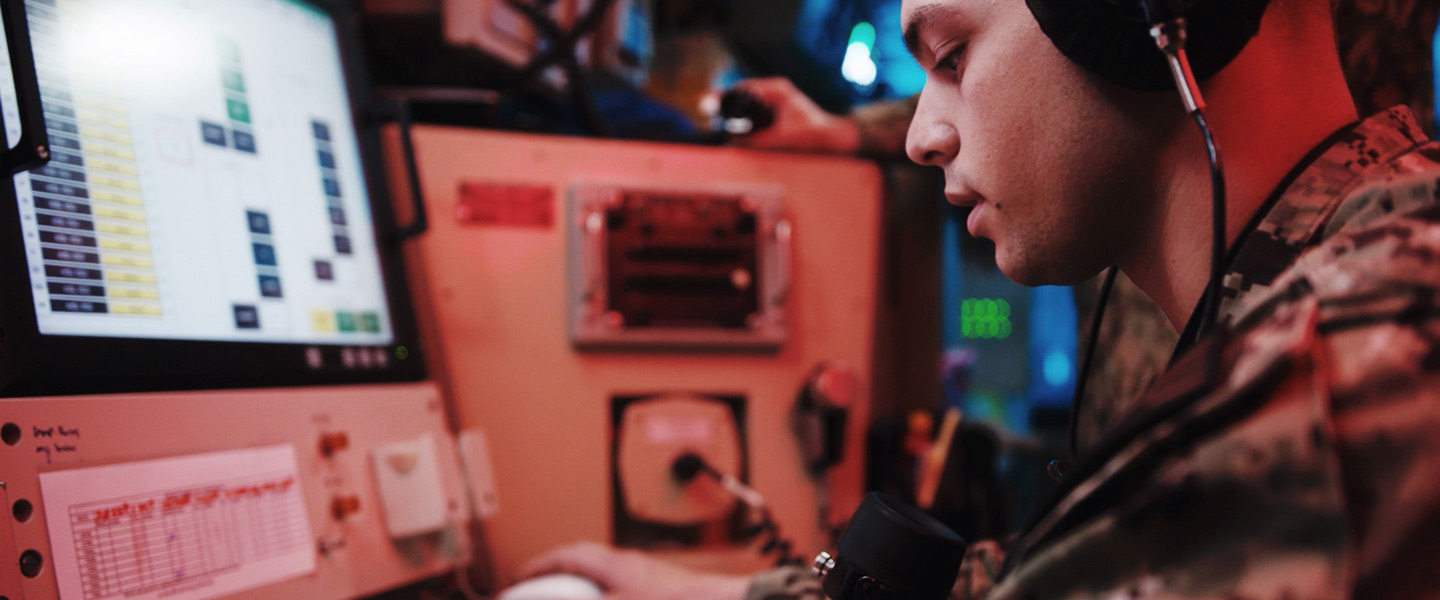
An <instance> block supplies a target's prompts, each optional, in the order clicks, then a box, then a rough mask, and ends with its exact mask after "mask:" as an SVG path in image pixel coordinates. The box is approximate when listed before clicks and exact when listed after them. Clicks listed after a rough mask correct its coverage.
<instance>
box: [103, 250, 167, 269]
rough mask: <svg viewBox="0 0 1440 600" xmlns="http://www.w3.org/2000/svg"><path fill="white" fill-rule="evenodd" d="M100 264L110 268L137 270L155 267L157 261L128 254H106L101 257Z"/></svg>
mask: <svg viewBox="0 0 1440 600" xmlns="http://www.w3.org/2000/svg"><path fill="white" fill-rule="evenodd" d="M100 262H102V263H104V264H105V266H108V267H133V268H136V269H149V268H152V267H154V266H155V261H154V260H151V259H150V258H149V257H145V256H129V255H126V254H105V255H104V256H101V257H100Z"/></svg>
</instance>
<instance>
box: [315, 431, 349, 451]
mask: <svg viewBox="0 0 1440 600" xmlns="http://www.w3.org/2000/svg"><path fill="white" fill-rule="evenodd" d="M349 447H350V436H349V435H347V434H346V433H345V432H343V431H340V432H335V433H326V434H323V435H321V436H320V453H321V454H324V455H325V456H326V457H330V456H334V455H335V453H336V452H339V451H341V450H344V449H346V448H349Z"/></svg>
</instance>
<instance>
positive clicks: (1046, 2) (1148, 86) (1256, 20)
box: [1025, 0, 1270, 90]
mask: <svg viewBox="0 0 1440 600" xmlns="http://www.w3.org/2000/svg"><path fill="white" fill-rule="evenodd" d="M1118 1H1126V0H1118ZM1269 3H1270V2H1269V0H1198V1H1196V2H1195V3H1194V5H1192V6H1191V7H1190V8H1189V9H1188V10H1187V11H1186V13H1185V20H1186V22H1187V24H1188V27H1187V29H1188V30H1189V36H1188V37H1189V41H1188V44H1187V49H1186V52H1187V53H1188V54H1189V57H1190V66H1191V68H1192V69H1193V70H1194V72H1195V76H1196V77H1197V78H1199V79H1200V80H1201V81H1204V80H1205V79H1208V78H1210V76H1212V75H1214V74H1215V73H1218V72H1219V71H1220V69H1223V68H1225V65H1228V64H1230V61H1232V60H1234V59H1235V57H1236V56H1238V55H1239V54H1240V51H1241V50H1243V49H1244V48H1245V44H1246V43H1248V42H1249V41H1250V38H1253V37H1255V33H1256V32H1258V31H1259V30H1260V19H1261V17H1262V16H1264V14H1265V7H1266V6H1267V5H1269ZM1025 4H1026V5H1027V6H1029V7H1030V12H1031V14H1033V15H1034V16H1035V21H1036V22H1037V23H1039V25H1040V30H1041V31H1043V32H1045V35H1046V36H1048V37H1049V38H1050V41H1051V42H1053V43H1054V44H1055V47H1056V48H1058V49H1059V50H1060V52H1061V53H1062V54H1064V55H1065V56H1066V57H1068V58H1069V59H1070V60H1072V61H1074V62H1076V63H1077V64H1079V65H1080V66H1082V67H1085V68H1086V69H1089V70H1090V71H1091V72H1094V73H1095V74H1097V75H1100V76H1101V77H1104V78H1105V79H1107V80H1109V81H1112V82H1114V83H1116V84H1119V85H1121V86H1124V87H1127V88H1131V89H1137V90H1164V89H1170V88H1171V87H1174V83H1173V82H1172V81H1171V78H1170V68H1169V66H1168V65H1167V64H1166V62H1165V58H1164V57H1163V56H1162V55H1161V54H1160V52H1159V51H1158V50H1156V48H1155V41H1154V40H1152V39H1151V38H1150V31H1149V27H1147V26H1146V24H1145V23H1144V21H1143V20H1142V19H1141V18H1140V16H1139V14H1140V11H1139V10H1138V8H1137V9H1136V10H1134V11H1123V10H1122V9H1120V8H1118V7H1117V6H1115V5H1114V4H1112V3H1110V2H1106V1H1104V0H1025Z"/></svg>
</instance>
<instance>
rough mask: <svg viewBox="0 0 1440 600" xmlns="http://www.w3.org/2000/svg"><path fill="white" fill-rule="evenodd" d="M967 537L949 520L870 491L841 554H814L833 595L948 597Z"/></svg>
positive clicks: (884, 599) (855, 599)
mask: <svg viewBox="0 0 1440 600" xmlns="http://www.w3.org/2000/svg"><path fill="white" fill-rule="evenodd" d="M964 559H965V540H962V539H960V536H959V535H958V534H956V533H955V532H954V531H953V530H951V529H950V528H949V527H946V526H945V524H944V523H941V522H940V521H937V520H936V519H935V518H934V517H931V516H930V515H927V514H925V513H924V512H923V511H921V510H920V509H918V508H915V507H914V506H910V505H909V504H906V503H904V502H901V501H900V500H898V499H896V498H895V497H893V496H889V495H886V494H882V493H879V492H871V493H870V494H868V495H866V496H865V499H864V500H862V501H861V502H860V508H858V509H856V510H855V514H854V515H853V516H851V517H850V523H849V524H848V525H846V526H845V533H844V534H843V535H841V536H840V546H839V548H838V549H836V555H835V556H831V555H830V554H829V553H828V552H821V553H820V556H817V557H815V565H814V566H815V574H816V575H819V576H820V577H821V578H823V580H822V583H821V587H822V588H823V589H824V590H825V595H826V596H829V597H830V598H831V600H902V599H903V600H945V598H947V597H949V595H950V588H951V587H953V586H954V585H955V577H956V576H958V575H959V574H960V563H961V561H963V560H964Z"/></svg>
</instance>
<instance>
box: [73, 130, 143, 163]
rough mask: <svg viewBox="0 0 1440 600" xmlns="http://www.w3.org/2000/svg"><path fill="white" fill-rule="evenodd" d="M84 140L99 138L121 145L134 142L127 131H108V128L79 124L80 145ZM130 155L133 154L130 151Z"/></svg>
mask: <svg viewBox="0 0 1440 600" xmlns="http://www.w3.org/2000/svg"><path fill="white" fill-rule="evenodd" d="M85 140H100V141H102V142H110V143H112V144H120V145H123V146H129V145H132V144H133V143H134V139H133V138H131V137H130V134H128V133H119V132H115V131H110V130H108V129H101V128H98V127H92V126H89V125H81V126H80V141H81V145H82V146H83V145H84V142H85ZM102 154H103V152H102ZM131 156H134V153H131Z"/></svg>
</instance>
